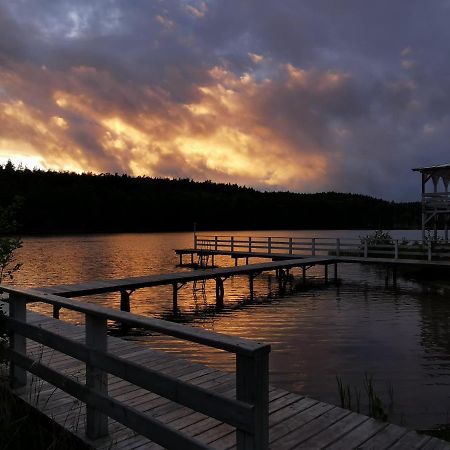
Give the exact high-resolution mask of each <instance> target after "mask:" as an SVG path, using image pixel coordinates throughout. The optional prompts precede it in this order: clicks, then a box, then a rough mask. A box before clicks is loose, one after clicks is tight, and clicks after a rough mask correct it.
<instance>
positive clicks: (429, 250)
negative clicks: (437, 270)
mask: <svg viewBox="0 0 450 450" xmlns="http://www.w3.org/2000/svg"><path fill="white" fill-rule="evenodd" d="M431 256H432V254H431V241H428V261H431Z"/></svg>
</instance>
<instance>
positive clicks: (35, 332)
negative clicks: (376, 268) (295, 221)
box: [0, 238, 450, 450]
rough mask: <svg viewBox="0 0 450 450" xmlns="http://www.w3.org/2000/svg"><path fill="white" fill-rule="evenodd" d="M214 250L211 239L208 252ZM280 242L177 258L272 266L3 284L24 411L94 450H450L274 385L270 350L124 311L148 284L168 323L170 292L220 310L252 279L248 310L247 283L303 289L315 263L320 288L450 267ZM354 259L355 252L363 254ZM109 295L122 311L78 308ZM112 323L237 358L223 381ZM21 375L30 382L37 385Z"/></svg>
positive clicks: (13, 370) (431, 257)
mask: <svg viewBox="0 0 450 450" xmlns="http://www.w3.org/2000/svg"><path fill="white" fill-rule="evenodd" d="M218 241H219V240H218V239H214V246H215V244H217V245H219V242H218ZM279 242H281V241H277V240H271V239H268V240H267V248H265V249H264V248H263V249H261V248H260V249H258V251H257V252H255V248H254V246H256V245H257V244H258V242H257V241H256V242H255V240H252V239H251V238H249V240H248V242H247V241H246V244H245V245H247V244H248V245H249V248H245V249H236V248H235V246H236V245H239V242H236V241H235V240H234V238H233V239H230V248H225V249H223V248H222V249H220V248H207V249H205V248H195V247H194V248H193V249H181V250H178V252H184V253H183V254H191V258H192V259H193V255H195V254H196V253H201V252H210V253H211V252H213V253H212V254H214V255H229V256H231V257H233V258H235V260H236V261H237V260H238V259H240V258H242V257H243V258H251V257H258V258H261V257H262V258H264V259H271V260H272V261H265V262H263V263H260V262H259V263H257V264H246V265H243V266H234V267H224V268H210V269H208V268H207V269H205V268H203V269H202V270H195V271H190V272H185V271H184V272H177V273H171V274H159V275H150V276H144V277H131V278H124V279H117V280H99V281H91V282H87V283H81V284H73V285H59V286H47V287H41V288H35V289H19V288H11V287H8V286H0V291H2V292H5V293H8V294H9V305H10V308H9V317H8V318H7V324H8V327H9V333H10V346H9V349H8V355H9V359H10V379H11V383H12V388H13V389H14V391H15V392H16V393H17V395H19V396H20V397H21V398H22V399H24V400H25V401H27V402H28V403H29V404H30V405H32V406H33V407H35V408H37V409H38V410H39V411H41V412H43V413H44V414H46V415H47V416H48V417H50V418H51V419H52V420H54V421H56V422H57V423H59V424H60V425H61V426H63V427H64V428H66V429H67V430H69V431H70V432H71V433H73V434H75V435H76V436H78V437H79V438H81V439H83V440H84V441H85V442H86V443H89V444H90V445H91V446H93V447H95V448H100V449H106V448H112V449H138V448H142V449H144V448H146V449H147V448H148V449H158V448H168V449H175V450H177V449H183V450H184V449H187V450H189V449H196V450H197V449H203V450H206V449H237V450H267V449H268V448H272V449H282V450H284V449H294V448H307V449H319V448H332V449H348V448H365V449H384V448H393V449H410V448H423V449H449V450H450V444H449V443H447V442H443V441H440V440H438V439H434V438H431V437H429V436H424V435H419V434H417V433H416V432H414V431H411V430H407V429H405V428H402V427H398V426H396V425H392V424H387V423H381V422H377V421H375V420H373V419H371V418H369V417H366V416H363V415H360V414H357V413H354V412H351V411H348V410H344V409H342V408H338V407H336V406H333V405H329V404H326V403H322V402H320V401H317V400H313V399H311V398H308V397H306V396H300V395H297V394H293V393H290V392H287V391H284V390H281V389H276V388H273V387H271V386H270V384H269V352H270V346H269V345H267V344H265V343H259V342H254V341H248V340H244V339H240V338H238V337H232V336H227V335H221V334H217V333H213V332H209V331H206V330H203V329H198V328H192V327H189V326H187V325H181V324H178V323H173V322H167V321H164V320H159V319H153V318H148V317H143V316H137V315H135V314H131V313H130V296H131V294H132V293H133V292H134V291H135V290H136V289H142V288H147V287H153V286H161V285H172V286H173V296H172V304H173V311H174V314H176V312H177V311H178V305H177V293H178V290H179V289H180V288H181V287H182V286H184V285H185V284H186V283H189V282H194V283H195V282H197V281H200V280H206V279H214V280H215V281H216V304H217V307H219V308H220V307H222V306H223V295H224V288H223V282H224V280H226V279H227V278H229V277H232V276H248V279H249V292H250V296H249V297H250V301H251V300H252V298H253V281H254V277H255V276H257V275H258V274H260V273H262V272H265V271H275V272H276V274H277V278H278V279H279V280H280V281H282V280H283V279H285V278H286V275H287V273H288V271H289V270H291V269H293V268H296V267H298V268H300V269H301V271H302V277H303V280H304V281H305V278H306V271H307V270H308V268H310V267H313V266H316V265H322V266H323V267H324V277H325V281H326V280H327V278H328V267H329V266H330V265H333V266H334V271H335V272H334V278H335V279H336V280H337V267H338V264H339V263H366V264H383V265H386V266H388V267H397V266H399V265H402V266H420V267H445V266H448V267H450V261H448V260H447V261H443V260H441V259H438V258H437V256H436V253H435V251H436V248H433V247H432V246H428V247H427V248H426V249H425V250H426V253H425V258H424V259H423V258H422V257H423V256H424V254H423V253H421V252H416V250H417V249H413V250H414V251H413V252H412V253H411V254H408V256H409V258H400V256H401V254H400V253H401V247H400V246H399V245H398V244H397V245H395V246H394V247H393V251H394V253H393V254H392V255H391V250H392V249H388V250H386V251H388V254H387V255H385V256H383V255H384V253H381V256H383V257H380V254H379V253H377V254H376V255H371V254H370V249H369V246H366V247H365V248H363V249H362V251H363V252H364V254H363V255H362V256H354V254H352V253H351V252H350V254H347V253H348V252H347V251H346V250H345V251H344V248H345V247H344V246H343V243H342V242H341V241H340V240H338V241H336V242H335V243H334V244H335V245H334V244H333V248H334V250H329V249H328V247H322V253H323V249H324V248H325V249H326V251H325V253H326V254H319V253H320V252H319V251H318V250H317V249H318V248H320V243H318V242H315V241H311V247H310V250H311V249H312V252H313V253H314V254H313V255H305V254H302V255H300V254H296V253H295V252H296V251H297V250H298V249H299V247H298V246H299V244H298V242H296V241H294V239H289V241H287V249H288V251H287V252H286V245H284V244H280V243H279ZM197 244H198V241H197ZM327 245H328V244H327ZM209 247H211V245H209ZM277 247H279V248H277ZM327 249H328V250H327ZM261 250H262V251H261ZM357 250H358V251H361V248H360V246H359V247H357ZM383 251H384V250H380V249H378V250H377V252H383ZM443 251H444V250H443ZM274 252H276V253H274ZM330 253H331V254H330ZM414 253H420V254H419V255H416V256H419V258H418V259H413V258H412V257H411V256H413V254H414ZM443 254H444V256H445V252H444V253H443ZM403 256H404V255H403ZM441 256H442V255H441ZM107 292H119V293H120V296H121V308H120V309H121V310H120V311H118V310H114V309H111V308H105V307H101V306H98V305H95V304H92V303H85V302H81V301H77V300H75V299H74V298H75V297H79V296H86V295H94V294H102V293H107ZM36 302H38V303H45V304H49V305H52V306H53V317H47V316H42V315H39V314H36V313H32V312H31V311H29V310H27V303H36ZM61 309H68V310H71V311H75V312H78V313H81V314H83V315H84V317H85V320H84V323H85V325H83V326H76V325H72V324H68V323H66V322H64V321H63V320H57V319H59V318H60V310H61ZM108 321H115V322H118V323H122V324H123V325H124V326H126V327H138V328H142V329H146V330H150V331H152V332H156V333H161V334H165V335H167V336H171V337H174V338H177V339H182V340H186V341H189V342H193V343H196V344H201V345H204V346H208V347H213V348H216V349H220V350H223V351H226V352H230V353H232V354H234V355H235V358H236V366H235V372H234V373H231V374H230V373H224V372H221V371H219V370H215V369H213V368H210V367H206V366H204V365H199V364H194V363H192V362H189V361H185V360H182V359H179V358H176V357H174V356H171V355H168V354H165V353H163V352H159V351H154V350H151V349H148V348H144V347H142V346H139V344H137V343H134V342H130V341H124V340H121V339H119V338H114V337H111V336H108V335H107V323H108ZM29 373H31V374H32V375H33V377H36V379H35V380H34V381H32V380H30V376H29ZM30 381H31V382H30Z"/></svg>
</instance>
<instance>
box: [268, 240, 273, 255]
mask: <svg viewBox="0 0 450 450" xmlns="http://www.w3.org/2000/svg"><path fill="white" fill-rule="evenodd" d="M267 253H269V254H270V253H272V238H271V237H268V238H267Z"/></svg>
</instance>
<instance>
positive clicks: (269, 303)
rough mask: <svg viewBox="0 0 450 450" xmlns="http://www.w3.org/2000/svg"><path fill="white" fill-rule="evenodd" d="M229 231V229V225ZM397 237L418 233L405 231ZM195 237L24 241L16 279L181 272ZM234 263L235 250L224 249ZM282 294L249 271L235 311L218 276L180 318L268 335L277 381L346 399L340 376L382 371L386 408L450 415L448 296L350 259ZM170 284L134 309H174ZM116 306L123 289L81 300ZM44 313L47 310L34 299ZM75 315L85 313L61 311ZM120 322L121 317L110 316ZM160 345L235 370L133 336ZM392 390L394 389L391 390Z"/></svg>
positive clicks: (208, 359)
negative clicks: (179, 251) (331, 275)
mask: <svg viewBox="0 0 450 450" xmlns="http://www.w3.org/2000/svg"><path fill="white" fill-rule="evenodd" d="M366 233H367V232H359V231H320V232H315V231H310V232H309V231H302V232H290V231H285V232H280V231H277V232H273V233H271V232H267V231H265V232H242V233H234V234H241V235H243V236H248V235H249V234H251V235H253V236H255V235H260V236H267V235H273V236H283V235H284V236H295V235H298V236H334V237H358V236H359V235H363V234H366ZM222 234H225V233H222ZM394 236H395V237H398V238H401V237H410V238H416V237H418V233H415V232H407V231H405V232H395V233H394ZM190 246H192V234H191V233H164V234H163V233H161V234H117V235H96V236H70V237H44V238H43V237H33V238H26V239H24V247H23V249H22V250H21V252H20V255H19V258H20V260H21V261H22V262H23V263H24V265H23V268H22V270H21V271H20V272H19V273H18V275H17V277H16V280H15V284H20V285H24V286H39V285H48V284H62V283H73V282H80V281H87V280H94V279H106V278H115V277H127V276H138V275H146V274H154V273H162V272H170V271H174V270H182V269H175V264H176V263H177V261H178V260H177V258H176V257H175V254H174V252H173V249H174V248H181V247H190ZM216 262H217V263H219V265H221V266H226V265H231V263H232V261H231V260H230V258H228V257H223V258H218V259H216ZM294 275H295V279H294V281H293V282H292V283H291V284H289V285H288V291H287V293H286V294H285V295H284V296H281V295H280V293H279V292H278V289H277V283H276V280H275V278H274V276H273V275H272V276H271V275H268V274H263V275H261V276H259V277H257V278H256V280H255V290H256V296H257V299H256V301H255V303H254V304H251V305H249V304H248V303H246V299H247V297H248V279H247V278H246V277H236V278H233V279H230V280H227V281H225V305H226V307H225V309H224V310H223V311H221V312H217V311H216V310H215V308H214V305H215V302H214V283H213V282H210V283H208V284H207V286H206V293H205V294H204V295H203V294H201V293H197V295H195V293H194V292H193V290H192V285H191V286H185V287H184V288H182V289H181V291H180V294H179V307H180V308H181V320H183V321H186V322H188V323H191V324H192V325H194V326H198V327H203V328H206V329H209V330H214V331H217V332H222V333H227V334H232V335H237V336H242V337H246V338H250V339H258V340H262V341H265V342H267V343H270V344H271V345H272V353H271V358H270V372H271V383H272V384H274V385H277V386H280V387H283V388H286V389H289V390H292V391H295V392H298V393H301V394H307V395H309V396H312V397H314V398H317V399H320V400H323V401H327V402H330V403H334V404H339V395H338V389H337V383H336V376H340V377H342V378H343V380H344V382H346V383H349V384H351V385H352V386H355V387H357V388H359V389H361V390H362V391H363V393H362V395H361V397H362V403H364V401H363V399H364V390H363V378H364V374H365V373H366V372H367V373H368V374H370V375H372V376H373V378H374V383H375V390H376V392H377V393H378V394H379V396H380V397H381V398H382V399H383V401H384V402H385V404H386V406H387V405H388V404H389V403H391V400H392V398H393V408H394V409H393V412H392V414H391V416H390V420H392V421H395V422H397V423H403V424H405V425H409V426H413V427H416V428H425V427H431V426H435V425H437V424H441V423H446V422H448V413H449V412H450V399H449V393H450V390H449V384H450V327H449V322H450V321H449V317H450V302H449V293H448V292H447V294H445V292H443V291H442V290H437V289H433V288H430V287H426V286H423V285H420V284H418V283H416V282H413V281H408V280H406V279H403V278H400V279H399V282H398V285H397V287H396V288H394V287H392V286H391V285H389V286H386V285H385V272H384V271H383V269H382V268H377V267H373V266H370V267H369V266H360V265H357V264H351V265H350V264H349V265H341V266H340V267H339V277H340V279H341V283H340V285H338V286H335V285H333V284H330V285H328V286H325V285H324V283H323V268H312V269H311V270H309V271H308V281H309V283H308V288H307V290H301V289H300V288H299V287H298V286H296V284H297V283H299V281H300V276H299V272H298V271H294ZM171 295H172V294H171V289H170V288H168V287H157V288H149V289H142V290H139V291H137V292H135V293H134V294H133V295H132V297H131V299H132V310H133V312H136V313H139V314H144V315H147V316H152V317H158V318H171ZM82 300H84V301H91V302H97V303H99V304H104V305H108V306H113V307H118V303H119V296H118V294H109V295H106V296H97V297H90V298H85V299H82ZM34 308H35V309H38V310H40V311H49V309H47V308H46V307H42V306H41V305H34ZM61 317H62V318H63V319H65V320H70V321H75V322H81V321H82V320H83V319H82V317H81V316H78V315H76V314H74V313H70V312H67V311H64V310H63V311H62V313H61ZM111 328H112V331H114V325H113V324H112V325H111ZM127 338H128V339H136V340H139V341H142V342H143V343H145V345H149V346H152V347H154V348H161V349H166V350H169V351H172V352H177V353H179V354H180V355H182V356H183V357H186V358H191V359H194V360H196V361H200V362H204V363H207V364H210V365H214V366H216V367H219V368H222V369H226V370H233V369H234V361H233V359H232V358H231V357H230V356H229V355H228V354H226V353H224V352H220V351H216V350H213V349H208V348H205V347H199V346H196V345H192V344H189V343H185V342H180V341H176V340H172V339H170V338H164V337H161V336H159V335H155V334H153V335H152V334H148V333H144V332H140V331H138V330H136V331H133V332H132V333H130V335H129V336H127ZM389 391H391V392H393V397H392V395H391V394H389Z"/></svg>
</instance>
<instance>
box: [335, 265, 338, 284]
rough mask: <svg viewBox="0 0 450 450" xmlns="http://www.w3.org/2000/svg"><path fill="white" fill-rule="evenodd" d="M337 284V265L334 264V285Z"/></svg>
mask: <svg viewBox="0 0 450 450" xmlns="http://www.w3.org/2000/svg"><path fill="white" fill-rule="evenodd" d="M337 282H338V265H337V263H334V284H337Z"/></svg>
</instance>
